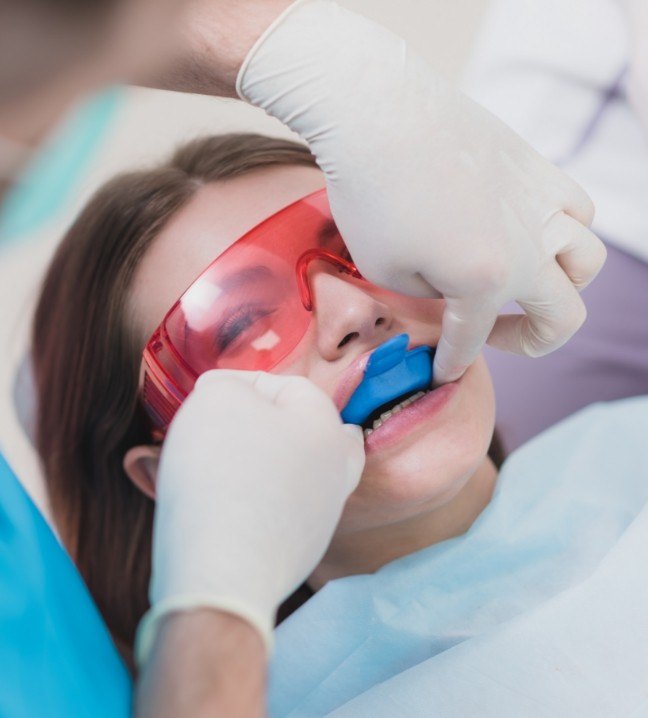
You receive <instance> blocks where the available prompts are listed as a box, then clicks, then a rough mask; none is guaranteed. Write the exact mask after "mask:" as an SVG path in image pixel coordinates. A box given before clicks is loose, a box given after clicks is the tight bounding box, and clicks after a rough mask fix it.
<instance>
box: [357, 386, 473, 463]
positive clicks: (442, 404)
mask: <svg viewBox="0 0 648 718" xmlns="http://www.w3.org/2000/svg"><path fill="white" fill-rule="evenodd" d="M462 379H463V377H461V379H457V380H456V381H453V382H449V383H448V384H442V385H441V386H439V387H437V388H436V389H433V390H432V391H431V392H430V393H429V394H426V395H425V396H424V397H421V398H420V399H419V400H418V401H415V402H414V403H413V404H410V405H409V406H407V407H406V408H405V409H402V410H401V411H399V412H398V413H397V414H394V415H393V416H391V417H390V418H389V419H388V420H387V421H386V422H385V423H384V424H382V425H381V426H379V427H378V428H377V429H375V430H374V431H373V432H372V433H371V434H369V436H368V437H367V438H366V439H365V453H366V454H370V453H373V452H376V451H381V450H385V449H389V448H391V447H393V446H395V445H396V444H399V443H400V442H401V441H402V440H403V439H404V438H406V437H409V436H412V434H414V432H415V431H416V429H417V428H418V427H419V426H420V425H421V424H423V423H425V422H428V421H430V420H433V419H435V418H437V417H438V415H440V414H441V413H442V412H443V411H444V409H446V408H447V407H448V405H449V404H450V402H451V400H452V398H453V397H454V396H455V395H456V394H457V392H458V390H459V386H460V384H461V381H462Z"/></svg>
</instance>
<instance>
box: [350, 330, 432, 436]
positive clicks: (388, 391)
mask: <svg viewBox="0 0 648 718" xmlns="http://www.w3.org/2000/svg"><path fill="white" fill-rule="evenodd" d="M408 343H409V335H407V334H399V335H398V336H395V337H392V338H391V339H389V340H388V341H386V342H384V343H383V344H381V345H380V346H379V347H377V348H376V349H375V350H374V351H373V353H372V354H371V356H370V357H369V361H368V362H367V366H366V367H365V371H364V377H363V378H362V382H361V383H360V386H358V388H357V389H356V390H355V391H354V392H353V394H352V395H351V398H350V399H349V402H348V403H347V405H346V406H345V407H344V410H343V411H342V414H341V416H342V420H343V421H344V422H345V423H346V424H358V425H362V424H363V423H364V422H365V421H366V420H367V419H368V418H369V417H370V416H371V415H372V414H373V413H374V412H375V411H376V410H377V409H379V408H380V407H381V406H384V405H385V404H388V403H389V402H391V401H393V400H394V399H396V398H398V397H399V396H404V395H405V394H410V393H414V392H417V391H424V390H425V389H429V388H430V385H431V383H432V360H433V358H434V357H433V349H432V348H431V347H427V346H422V347H416V349H410V350H409V351H408V350H407V345H408Z"/></svg>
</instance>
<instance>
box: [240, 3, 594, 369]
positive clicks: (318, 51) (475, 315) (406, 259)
mask: <svg viewBox="0 0 648 718" xmlns="http://www.w3.org/2000/svg"><path fill="white" fill-rule="evenodd" d="M237 89H238V92H239V95H240V96H241V97H243V98H244V99H247V100H248V101H249V102H252V103H253V104H255V105H258V106H260V107H262V108H263V109H265V110H266V111H267V112H268V113H269V114H271V115H273V116H275V117H277V118H278V119H280V120H281V121H282V122H284V123H285V124H287V125H288V126H289V127H290V128H291V129H293V130H295V131H296V132H298V133H299V134H300V135H301V136H302V137H303V138H304V139H305V140H306V141H307V142H308V143H309V145H310V147H311V149H312V151H313V153H314V154H315V156H316V157H317V161H318V163H319V165H320V166H321V168H322V169H323V170H324V172H325V174H326V180H327V188H328V194H329V199H330V202H331V207H332V210H333V215H334V217H335V220H336V222H337V223H338V226H339V228H340V231H341V233H342V236H343V237H344V239H345V241H346V243H347V245H348V246H349V249H350V251H351V254H352V256H353V258H354V260H355V262H356V264H357V265H358V268H359V269H360V271H361V272H362V273H363V275H364V276H365V277H366V278H367V279H369V280H371V281H372V282H375V283H376V284H380V285H382V286H385V287H388V288H390V289H392V290H394V291H398V292H401V293H403V294H411V295H414V296H443V297H444V298H445V300H446V310H445V315H444V318H443V332H442V336H441V341H440V343H439V346H438V349H437V352H436V357H435V370H434V373H435V378H436V379H437V380H438V381H450V380H453V379H456V378H458V377H459V376H460V375H461V374H462V373H463V372H464V371H465V369H466V367H467V366H468V365H469V364H470V363H471V362H472V361H473V360H474V359H475V357H476V356H477V354H478V353H479V351H480V350H481V347H482V345H483V344H484V342H485V341H486V340H487V339H488V340H489V341H490V343H491V344H493V345H495V346H498V347H500V348H502V349H506V350H509V351H515V352H521V353H525V354H528V355H531V356H539V355H541V354H546V353H548V352H550V351H552V350H553V349H556V348H558V347H559V346H561V345H562V344H563V343H564V342H565V341H567V339H569V337H570V336H571V335H572V334H573V333H574V332H575V331H576V330H577V329H578V328H579V326H580V325H581V324H582V322H583V321H584V319H585V307H584V305H583V302H582V300H581V298H580V296H579V293H578V291H579V290H580V289H582V288H583V287H584V286H585V285H586V284H587V283H588V282H589V281H591V279H593V277H594V276H595V275H596V273H597V272H598V271H599V269H600V268H601V266H602V264H603V262H604V259H605V254H606V253H605V248H604V246H603V244H602V243H601V242H600V241H599V240H598V239H597V238H596V237H595V236H594V235H593V234H592V233H591V232H590V231H589V229H588V226H589V225H590V223H591V221H592V218H593V207H592V204H591V202H590V200H589V198H588V197H587V195H586V194H585V192H583V190H582V189H581V188H580V187H579V186H578V185H577V184H576V183H575V182H573V181H572V180H570V179H569V178H568V177H567V176H566V175H565V174H564V173H562V172H561V171H560V170H559V169H557V168H556V167H554V166H552V165H551V164H550V163H549V162H547V161H546V160H544V159H543V158H542V157H540V156H539V155H538V154H537V153H536V152H535V151H534V150H533V149H532V148H531V147H530V146H529V145H528V144H527V143H526V142H524V141H523V140H522V139H521V138H520V137H519V136H518V135H516V134H515V133H514V132H512V131H511V130H510V129H509V128H507V127H506V126H505V125H504V124H503V123H502V122H500V121H499V120H498V119H497V118H495V117H494V116H493V115H491V114H490V113H489V112H487V111H486V110H485V109H483V108H481V107H480V106H479V105H477V104H476V103H474V102H473V101H471V100H470V99H468V98H467V97H466V96H464V95H463V94H462V93H460V92H459V91H458V90H456V89H455V88H453V87H451V86H449V85H448V84H447V83H445V82H443V81H442V80H441V79H440V78H439V77H438V76H437V75H436V74H435V73H434V72H433V70H432V68H430V67H429V66H428V65H427V64H426V63H425V61H423V60H422V59H421V58H420V57H418V56H417V55H416V54H415V53H413V52H412V51H411V50H410V49H409V48H408V47H407V45H406V44H405V42H404V41H403V40H401V39H400V38H398V37H396V36H395V35H393V34H392V33H390V32H388V31H387V30H385V29H384V28H382V27H380V26H378V25H376V24H375V23H373V22H370V21H369V20H366V19H365V18H363V17H361V16H359V15H356V14H355V13H352V12H349V11H347V10H345V9H344V8H342V7H340V6H339V5H337V4H336V3H334V2H331V0H298V2H296V3H294V4H293V6H292V7H291V8H290V9H289V10H288V11H286V12H285V13H284V14H283V16H282V17H280V18H279V20H278V21H276V22H275V23H274V25H273V26H272V27H271V28H270V29H269V30H268V31H267V32H266V33H265V35H264V36H262V37H261V39H260V40H259V41H258V42H257V44H256V46H255V47H253V48H252V50H251V51H250V53H249V54H248V57H247V60H246V62H245V63H244V64H243V66H242V68H241V71H240V73H239V77H238V83H237ZM510 300H515V301H517V302H518V303H519V304H520V306H521V307H522V308H523V309H524V310H525V312H526V314H524V315H521V316H504V317H500V318H499V319H498V313H499V311H500V309H501V308H502V306H503V305H504V304H505V303H507V302H508V301H510Z"/></svg>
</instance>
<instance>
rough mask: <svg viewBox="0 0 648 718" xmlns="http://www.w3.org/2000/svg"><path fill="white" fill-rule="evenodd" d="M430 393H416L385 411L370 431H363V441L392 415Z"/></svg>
mask: <svg viewBox="0 0 648 718" xmlns="http://www.w3.org/2000/svg"><path fill="white" fill-rule="evenodd" d="M430 391H431V389H428V390H427V391H418V392H416V394H413V395H412V396H410V398H409V399H405V401H401V403H400V404H396V406H395V407H393V408H392V409H390V410H389V411H386V412H385V413H384V414H381V415H380V418H379V419H376V420H375V421H374V423H373V427H372V428H371V429H365V430H364V432H363V433H364V437H365V439H366V438H367V437H368V436H370V435H371V434H373V432H374V431H376V429H379V428H380V427H381V426H382V425H383V424H384V423H385V422H386V421H387V419H389V418H390V417H392V416H393V415H394V414H398V412H399V411H402V410H403V409H405V407H407V406H409V405H410V404H413V403H414V402H415V401H417V400H418V399H420V398H421V397H422V396H425V395H426V394H428V393H429V392H430Z"/></svg>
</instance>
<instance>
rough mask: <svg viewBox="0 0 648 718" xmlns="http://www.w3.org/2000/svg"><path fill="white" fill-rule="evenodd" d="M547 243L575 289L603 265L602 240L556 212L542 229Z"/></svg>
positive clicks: (582, 287) (604, 250)
mask: <svg viewBox="0 0 648 718" xmlns="http://www.w3.org/2000/svg"><path fill="white" fill-rule="evenodd" d="M544 236H545V239H546V241H547V242H548V243H549V246H552V247H556V248H557V250H556V261H557V262H558V264H559V265H560V267H561V268H562V269H563V271H564V272H565V274H566V275H567V276H568V277H569V279H570V280H571V283H572V284H573V285H574V286H575V287H576V289H577V290H578V291H581V290H583V289H585V287H586V286H587V285H588V284H589V283H590V282H591V281H592V280H593V279H594V278H595V277H596V275H597V274H598V273H599V272H600V271H601V268H602V267H603V265H604V264H605V258H606V257H607V250H606V249H605V245H604V244H603V242H601V240H600V239H599V238H598V237H597V236H596V235H595V234H594V233H593V232H592V231H591V230H589V229H587V227H585V226H583V225H582V224H581V223H580V222H579V221H578V220H575V219H574V218H573V217H570V216H569V215H567V214H565V213H564V212H557V213H556V214H555V215H554V216H553V217H552V218H551V220H549V222H548V224H547V226H546V227H545V229H544Z"/></svg>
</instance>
